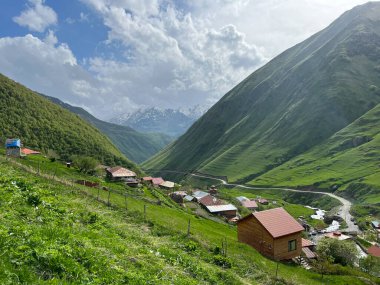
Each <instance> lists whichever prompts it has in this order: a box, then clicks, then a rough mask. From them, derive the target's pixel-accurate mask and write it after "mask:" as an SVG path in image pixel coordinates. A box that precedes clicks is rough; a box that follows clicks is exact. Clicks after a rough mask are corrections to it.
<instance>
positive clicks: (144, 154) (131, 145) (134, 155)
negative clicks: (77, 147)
mask: <svg viewBox="0 0 380 285" xmlns="http://www.w3.org/2000/svg"><path fill="white" fill-rule="evenodd" d="M45 97H47V98H48V99H49V100H51V101H52V102H54V103H55V104H57V105H60V106H61V107H63V108H65V109H67V110H69V111H71V112H73V113H75V114H77V115H79V116H80V117H81V118H82V119H84V120H86V121H87V122H89V123H91V124H92V125H93V126H95V127H96V128H98V129H99V130H100V131H101V132H102V133H103V134H105V135H107V136H108V137H109V139H110V140H111V141H112V142H113V143H114V144H115V146H117V147H118V149H119V150H120V151H121V152H122V153H123V154H124V155H125V156H126V157H128V158H129V159H131V160H133V161H134V162H136V163H141V162H143V161H145V160H147V159H148V158H150V157H152V156H153V155H154V154H156V153H157V152H159V151H160V150H161V149H163V148H164V147H165V146H166V145H168V144H169V143H170V142H171V141H172V140H173V138H172V137H170V136H168V135H165V134H161V133H141V132H137V131H135V130H134V129H132V128H130V127H127V126H120V125H116V124H111V123H107V122H104V121H102V120H99V119H97V118H95V117H94V116H92V115H91V114H89V113H88V112H86V111H85V110H84V109H82V108H79V107H74V106H71V105H69V104H66V103H63V102H62V101H60V100H59V99H57V98H54V97H49V96H45Z"/></svg>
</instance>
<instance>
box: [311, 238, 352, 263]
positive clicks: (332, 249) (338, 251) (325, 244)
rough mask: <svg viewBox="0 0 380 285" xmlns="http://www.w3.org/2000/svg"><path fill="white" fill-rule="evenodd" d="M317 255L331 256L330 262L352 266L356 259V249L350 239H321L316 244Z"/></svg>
mask: <svg viewBox="0 0 380 285" xmlns="http://www.w3.org/2000/svg"><path fill="white" fill-rule="evenodd" d="M317 253H318V255H319V256H325V257H326V258H327V259H329V258H330V257H331V262H333V263H339V264H341V265H343V266H346V265H350V266H353V265H354V264H355V263H356V261H357V259H358V250H357V248H356V247H355V244H354V243H352V242H351V241H340V240H337V239H332V238H326V239H322V240H321V241H320V242H319V243H318V246H317Z"/></svg>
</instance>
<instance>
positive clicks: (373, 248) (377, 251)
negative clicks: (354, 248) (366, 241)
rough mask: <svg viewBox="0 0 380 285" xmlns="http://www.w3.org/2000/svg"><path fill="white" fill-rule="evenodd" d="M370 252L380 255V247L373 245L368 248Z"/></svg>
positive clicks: (373, 254)
mask: <svg viewBox="0 0 380 285" xmlns="http://www.w3.org/2000/svg"><path fill="white" fill-rule="evenodd" d="M367 252H368V254H370V255H372V256H376V257H380V247H379V246H377V245H373V246H371V247H369V248H368V249H367Z"/></svg>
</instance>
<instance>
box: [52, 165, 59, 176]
mask: <svg viewBox="0 0 380 285" xmlns="http://www.w3.org/2000/svg"><path fill="white" fill-rule="evenodd" d="M57 168H58V166H56V167H55V169H54V174H53V179H54V178H55V175H56V174H57Z"/></svg>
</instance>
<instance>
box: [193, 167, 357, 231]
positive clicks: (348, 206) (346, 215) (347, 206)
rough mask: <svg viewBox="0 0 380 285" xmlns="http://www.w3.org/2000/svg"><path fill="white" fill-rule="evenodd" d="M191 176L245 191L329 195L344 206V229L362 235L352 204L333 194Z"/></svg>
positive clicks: (342, 207) (341, 209)
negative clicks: (345, 225)
mask: <svg viewBox="0 0 380 285" xmlns="http://www.w3.org/2000/svg"><path fill="white" fill-rule="evenodd" d="M190 175H191V176H196V177H201V178H208V179H213V180H217V181H220V182H221V183H222V184H223V185H226V186H234V187H239V188H244V189H252V190H280V191H289V192H300V193H317V194H322V195H328V196H330V197H331V198H334V199H336V200H338V201H339V202H340V203H341V204H342V205H341V206H340V208H339V212H338V213H339V214H338V215H339V216H340V217H341V218H342V219H343V220H344V221H345V222H346V224H347V228H346V229H344V230H345V231H348V232H357V233H360V230H359V227H358V226H357V225H355V224H354V223H353V222H352V221H351V219H352V216H351V214H350V209H351V206H352V203H351V202H350V201H348V200H346V199H344V198H342V197H340V196H337V195H335V194H332V193H327V192H319V191H308V190H298V189H291V188H281V187H271V188H264V187H254V186H247V185H242V184H233V183H227V181H225V180H223V179H220V178H215V177H210V176H206V175H201V174H195V173H190Z"/></svg>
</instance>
